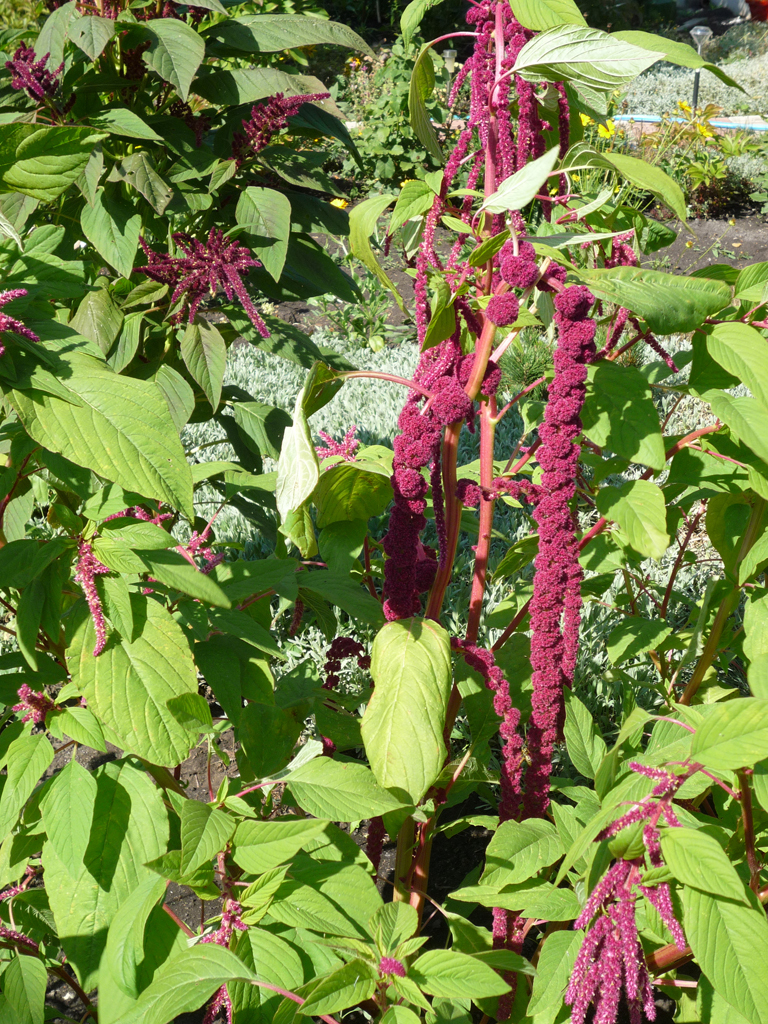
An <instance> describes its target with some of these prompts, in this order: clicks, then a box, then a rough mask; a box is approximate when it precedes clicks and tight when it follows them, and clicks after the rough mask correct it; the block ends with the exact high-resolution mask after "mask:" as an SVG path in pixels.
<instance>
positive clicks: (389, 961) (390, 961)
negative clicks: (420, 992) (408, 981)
mask: <svg viewBox="0 0 768 1024" xmlns="http://www.w3.org/2000/svg"><path fill="white" fill-rule="evenodd" d="M379 971H380V972H381V973H382V974H394V975H395V977H396V978H404V977H405V967H404V966H403V964H401V963H400V961H399V960H395V958H394V957H392V956H383V957H382V958H381V961H380V962H379Z"/></svg>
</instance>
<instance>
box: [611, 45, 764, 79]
mask: <svg viewBox="0 0 768 1024" xmlns="http://www.w3.org/2000/svg"><path fill="white" fill-rule="evenodd" d="M613 36H614V38H616V39H623V40H624V41H625V42H627V43H632V45H633V46H639V47H641V48H642V49H644V50H653V51H655V52H661V53H663V54H664V60H667V61H669V63H670V64H677V66H678V67H681V68H704V69H705V70H706V71H711V72H712V74H713V75H715V76H716V77H717V78H719V79H720V81H721V82H725V84H726V85H729V86H730V87H731V88H732V89H741V91H742V92H743V91H744V90H743V88H742V86H740V85H739V83H738V82H737V81H735V79H733V78H731V76H730V75H727V74H726V73H725V71H723V69H722V68H719V67H718V66H717V65H716V64H711V63H710V62H709V61H707V60H704V58H703V57H702V56H701V55H700V54H698V53H697V52H696V51H695V50H694V48H693V47H692V46H688V45H687V44H686V43H681V42H680V41H679V40H676V39H665V38H664V37H663V36H657V35H653V34H652V33H650V32H632V31H623V32H614V33H613Z"/></svg>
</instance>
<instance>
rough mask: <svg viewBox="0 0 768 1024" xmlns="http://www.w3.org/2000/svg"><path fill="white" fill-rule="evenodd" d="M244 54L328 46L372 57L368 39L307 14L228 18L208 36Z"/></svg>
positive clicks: (214, 27)
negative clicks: (342, 47) (343, 47)
mask: <svg viewBox="0 0 768 1024" xmlns="http://www.w3.org/2000/svg"><path fill="white" fill-rule="evenodd" d="M204 36H205V38H206V40H216V41H217V43H219V44H223V45H224V46H226V47H227V48H228V49H232V50H237V51H238V52H240V53H278V52H279V51H280V50H292V49H296V48H297V47H301V46H316V45H318V44H322V43H327V44H329V45H332V46H345V47H347V48H348V49H351V50H360V51H362V52H363V53H367V54H369V55H370V54H371V49H370V47H369V46H368V44H367V43H366V42H365V40H364V39H361V37H360V36H359V35H358V34H357V33H356V32H353V31H352V29H351V28H349V27H348V26H347V25H341V24H339V23H338V22H336V21H327V20H326V19H325V18H316V17H308V16H307V15H304V14H247V15H244V16H243V17H240V18H228V19H227V20H226V21H221V22H219V23H218V25H214V26H213V27H212V28H209V29H207V30H206V32H205V33H204Z"/></svg>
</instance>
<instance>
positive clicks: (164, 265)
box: [136, 228, 269, 338]
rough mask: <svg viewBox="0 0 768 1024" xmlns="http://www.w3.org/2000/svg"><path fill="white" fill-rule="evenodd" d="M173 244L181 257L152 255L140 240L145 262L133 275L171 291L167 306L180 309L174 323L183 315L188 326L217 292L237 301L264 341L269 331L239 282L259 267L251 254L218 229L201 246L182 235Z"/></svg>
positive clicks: (184, 234) (155, 253)
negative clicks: (222, 292) (179, 304)
mask: <svg viewBox="0 0 768 1024" xmlns="http://www.w3.org/2000/svg"><path fill="white" fill-rule="evenodd" d="M173 240H174V242H175V243H176V245H177V246H178V247H179V249H181V251H182V253H183V254H184V255H183V256H171V255H170V254H162V253H157V252H154V251H153V250H152V249H150V248H149V246H148V245H147V243H146V242H145V241H144V239H143V238H140V239H139V242H140V243H141V247H142V249H143V250H144V253H145V255H146V256H147V258H148V260H149V262H148V263H147V264H145V266H143V267H136V271H137V272H138V273H141V274H146V276H147V277H151V278H152V280H153V281H158V282H160V283H161V284H167V285H168V286H169V287H171V288H173V292H172V294H171V302H172V303H175V302H179V301H180V300H181V301H182V306H181V309H179V310H177V311H176V313H174V316H173V320H174V322H175V323H179V322H181V320H182V319H183V316H184V314H185V313H186V314H187V320H188V322H189V323H192V321H193V320H194V318H195V314H196V313H197V310H198V307H199V306H200V303H201V302H202V301H203V299H204V298H205V297H206V296H209V297H210V298H213V296H214V295H215V294H216V292H217V291H218V289H219V288H221V289H222V290H223V291H224V294H225V295H226V297H227V298H228V299H232V298H233V297H234V296H235V295H236V296H237V297H238V299H239V300H240V303H241V304H242V307H243V309H244V310H245V312H246V313H247V314H248V317H249V319H250V321H251V323H252V324H253V325H254V327H255V328H256V330H257V331H258V332H259V334H260V335H261V336H262V337H263V338H266V337H268V336H269V331H268V330H267V327H266V325H265V323H264V321H263V320H262V318H261V316H260V315H259V313H258V311H257V310H256V307H255V306H254V304H253V300H252V299H251V297H250V295H249V294H248V292H247V290H246V287H245V285H244V284H243V280H242V278H243V275H244V274H247V273H248V271H249V270H250V269H251V268H252V267H260V266H261V263H259V261H258V260H257V259H255V258H254V257H253V255H252V254H251V252H250V251H249V250H248V249H246V248H245V246H244V245H240V243H239V242H237V241H235V239H234V238H226V237H225V235H224V232H223V231H221V230H220V229H219V228H211V230H210V232H209V234H208V238H207V240H206V241H205V242H201V241H199V240H198V239H196V238H192V237H191V236H190V235H188V234H186V232H183V231H177V232H176V233H175V234H174V235H173Z"/></svg>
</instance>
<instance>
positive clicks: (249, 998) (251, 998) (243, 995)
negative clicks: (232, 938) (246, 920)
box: [227, 928, 304, 1024]
mask: <svg viewBox="0 0 768 1024" xmlns="http://www.w3.org/2000/svg"><path fill="white" fill-rule="evenodd" d="M302 952H303V950H302ZM237 955H238V956H239V957H240V958H241V959H242V960H243V962H244V963H245V965H246V966H247V967H250V968H251V969H252V970H254V971H255V972H256V974H257V977H258V978H259V981H266V982H267V983H268V984H270V985H276V986H277V987H278V988H282V989H287V990H288V991H289V992H295V991H296V989H297V988H300V987H301V986H302V984H303V983H304V967H303V965H302V962H301V960H300V959H299V953H298V951H297V946H294V945H292V944H291V943H289V942H287V941H286V939H285V938H283V937H282V936H280V935H275V934H274V932H271V931H268V930H267V929H266V928H249V929H248V931H247V932H245V933H244V934H243V935H242V936H241V937H240V939H239V940H238V943H237ZM227 991H228V992H229V996H230V998H231V1000H232V1009H233V1014H234V1019H235V1021H237V1022H238V1024H242V1022H244V1024H271V1022H272V1018H273V1017H274V1014H275V1011H276V1010H277V1007H278V1006H279V1005H280V1003H281V1002H282V1001H283V997H282V996H281V995H279V994H278V993H276V992H272V991H270V990H269V989H266V988H260V987H259V986H257V985H247V984H244V983H242V982H233V983H231V984H228V985H227Z"/></svg>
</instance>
